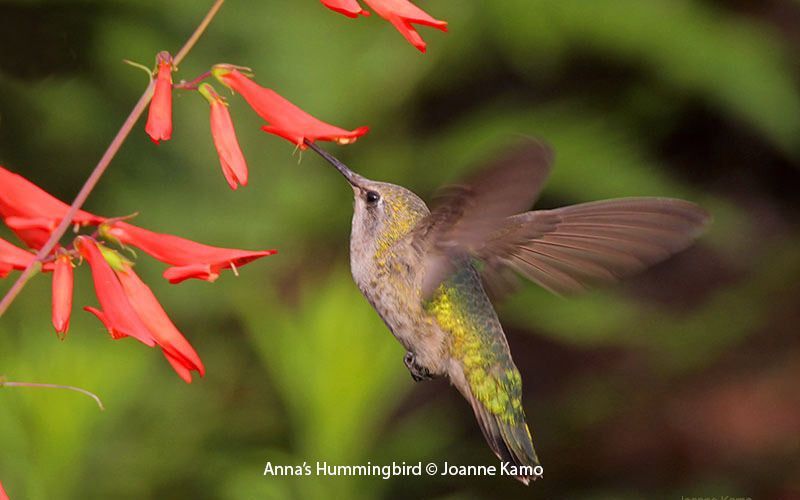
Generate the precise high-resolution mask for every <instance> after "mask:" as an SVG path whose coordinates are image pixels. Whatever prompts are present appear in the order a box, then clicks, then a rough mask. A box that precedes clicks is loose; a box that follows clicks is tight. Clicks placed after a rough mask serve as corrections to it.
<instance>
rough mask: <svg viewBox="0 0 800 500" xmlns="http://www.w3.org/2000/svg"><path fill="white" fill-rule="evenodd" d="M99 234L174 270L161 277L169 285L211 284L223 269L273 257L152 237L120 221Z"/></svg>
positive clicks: (165, 236) (269, 252)
mask: <svg viewBox="0 0 800 500" xmlns="http://www.w3.org/2000/svg"><path fill="white" fill-rule="evenodd" d="M102 231H103V233H104V234H107V235H108V236H109V237H111V238H115V239H117V240H119V242H120V243H122V244H124V245H131V246H134V247H137V248H140V249H142V250H143V251H145V252H147V253H148V254H150V255H152V256H153V257H155V258H156V259H158V260H160V261H161V262H164V263H167V264H170V265H172V266H175V267H170V268H169V269H167V270H166V271H164V277H165V278H166V279H168V280H169V282H170V283H180V282H181V281H184V280H187V279H189V278H196V279H201V280H205V281H215V280H216V279H217V278H219V273H220V271H222V270H223V269H232V270H234V271H235V270H236V268H237V267H240V266H243V265H245V264H247V263H249V262H252V261H254V260H256V259H260V258H261V257H266V256H267V255H273V254H275V253H276V252H275V250H263V251H248V250H236V249H232V248H219V247H212V246H208V245H203V244H202V243H197V242H195V241H191V240H187V239H184V238H180V237H178V236H173V235H171V234H160V233H154V232H153V231H148V230H146V229H142V228H140V227H136V226H134V225H131V224H128V223H126V222H121V221H118V222H114V223H112V224H110V225H109V226H108V227H104V228H103V230H102Z"/></svg>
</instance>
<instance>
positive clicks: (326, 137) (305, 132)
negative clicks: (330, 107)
mask: <svg viewBox="0 0 800 500" xmlns="http://www.w3.org/2000/svg"><path fill="white" fill-rule="evenodd" d="M213 73H214V76H215V77H216V78H217V79H218V80H219V81H220V82H222V83H223V84H225V85H227V86H228V87H230V88H231V89H233V90H234V91H236V92H238V93H239V94H241V95H242V97H244V99H245V100H246V101H247V103H248V104H249V105H250V107H252V108H253V110H254V111H255V112H256V113H258V115H259V116H260V117H261V118H263V119H264V120H266V121H267V122H269V123H270V125H265V126H263V127H261V129H262V130H263V131H264V132H268V133H270V134H275V135H277V136H280V137H283V138H284V139H286V140H288V141H290V142H292V143H294V144H295V145H297V146H298V147H299V148H300V149H306V145H305V144H304V142H303V141H304V140H305V139H308V140H309V141H317V140H320V141H335V142H338V143H339V144H350V143H352V142H355V141H356V139H358V138H359V137H361V136H362V135H364V134H366V133H367V132H368V131H369V128H368V127H359V128H357V129H355V130H345V129H342V128H339V127H335V126H333V125H330V124H328V123H325V122H323V121H320V120H318V119H316V118H314V117H313V116H311V115H309V114H308V113H306V112H305V111H303V110H302V109H300V108H298V107H297V106H295V105H294V104H292V103H291V102H289V101H287V100H286V99H284V98H283V97H281V96H280V95H278V94H277V93H276V92H275V91H274V90H272V89H268V88H264V87H261V86H260V85H258V84H257V83H255V82H254V81H252V80H251V79H249V78H247V77H246V76H245V75H243V74H242V73H241V72H239V71H238V70H237V69H236V68H234V67H232V66H229V65H224V64H221V65H217V66H214V69H213Z"/></svg>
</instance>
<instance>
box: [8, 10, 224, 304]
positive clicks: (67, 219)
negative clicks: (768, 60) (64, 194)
mask: <svg viewBox="0 0 800 500" xmlns="http://www.w3.org/2000/svg"><path fill="white" fill-rule="evenodd" d="M223 3H225V0H216V1H215V2H214V5H212V6H211V9H210V10H209V11H208V13H207V14H206V16H205V17H204V18H203V20H202V21H200V24H199V25H198V26H197V28H196V29H195V30H194V33H192V36H190V37H189V39H188V40H187V41H186V43H185V44H183V47H181V49H180V50H179V51H178V54H177V55H176V56H175V58H174V59H173V64H175V66H177V65H178V64H179V63H180V62H181V61H182V60H183V59H184V58H186V56H187V54H189V51H190V50H192V48H193V47H194V46H195V44H196V43H197V41H198V40H199V39H200V36H201V35H202V34H203V32H204V31H205V30H206V28H207V27H208V25H209V24H210V23H211V21H212V20H213V19H214V16H215V15H216V14H217V12H218V11H219V9H220V7H222V4H223ZM154 87H155V81H151V82H150V84H149V85H148V86H147V88H146V89H145V91H144V93H143V94H142V97H140V98H139V101H138V102H137V103H136V105H135V106H134V107H133V109H132V110H131V113H130V114H129V115H128V118H126V119H125V122H124V123H123V124H122V127H120V129H119V132H117V135H116V136H115V137H114V140H112V141H111V144H109V145H108V149H106V152H105V153H104V154H103V156H102V157H101V158H100V161H99V162H97V165H96V166H95V167H94V170H93V171H92V173H91V174H90V175H89V178H88V179H86V182H85V183H84V184H83V187H82V188H81V190H80V191H79V192H78V195H77V196H76V197H75V201H73V202H72V205H70V207H69V210H68V211H67V213H66V215H65V216H64V218H63V219H62V220H61V223H60V224H59V225H58V227H56V229H55V230H54V231H53V232H52V233H51V234H50V238H49V239H48V240H47V242H46V243H45V244H44V246H42V248H41V249H39V251H38V252H37V253H36V259H34V261H32V262H31V263H30V264H29V265H28V267H26V268H25V270H24V271H22V274H21V275H20V276H19V278H17V281H15V282H14V284H13V285H12V286H11V288H10V289H9V290H8V292H7V293H6V294H5V296H4V297H3V300H0V317H2V316H3V314H5V312H6V311H7V310H8V308H9V306H10V305H11V303H12V302H13V301H14V299H15V298H16V297H17V295H19V293H20V292H21V291H22V289H23V288H24V287H25V283H27V281H28V280H29V279H30V278H31V276H33V273H34V272H35V270H36V267H37V266H38V265H39V263H40V262H41V261H42V260H44V258H45V257H47V254H49V253H50V251H51V250H52V249H53V248H54V247H55V246H56V244H57V243H58V241H59V240H60V239H61V237H62V236H63V235H64V233H65V232H66V231H67V229H68V228H69V226H70V224H71V223H72V219H73V218H74V217H75V214H76V213H77V212H78V210H80V208H81V207H82V206H83V204H84V202H86V198H88V197H89V195H90V194H91V192H92V190H93V189H94V188H95V186H96V185H97V183H98V182H99V181H100V178H101V177H102V176H103V174H104V173H105V171H106V169H107V168H108V165H109V164H110V163H111V160H113V159H114V157H115V156H116V155H117V152H119V149H120V148H121V147H122V144H123V143H124V142H125V139H127V138H128V135H129V134H130V132H131V130H132V129H133V127H134V125H136V122H137V121H138V120H139V118H140V117H141V116H142V114H143V113H144V110H145V109H146V108H147V105H148V103H149V102H150V99H151V98H152V97H153V88H154Z"/></svg>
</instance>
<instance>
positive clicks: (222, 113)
mask: <svg viewBox="0 0 800 500" xmlns="http://www.w3.org/2000/svg"><path fill="white" fill-rule="evenodd" d="M198 90H199V91H200V93H201V94H203V96H204V97H205V98H206V99H207V100H208V102H209V104H210V106H211V118H210V121H211V137H212V138H213V139H214V147H215V148H216V149H217V154H218V155H219V162H220V165H221V166H222V173H223V174H224V175H225V180H227V181H228V185H229V186H230V187H231V189H234V190H235V189H236V188H238V187H239V186H240V185H242V186H246V185H247V173H248V172H247V162H246V161H245V159H244V154H242V149H241V148H240V147H239V141H238V140H237V139H236V131H235V130H234V128H233V121H232V120H231V115H230V113H229V112H228V107H227V106H226V105H225V101H224V100H223V99H222V97H220V96H219V95H218V94H217V93H216V91H215V90H214V88H213V87H212V86H211V85H209V84H207V83H203V84H202V85H200V88H199V89H198Z"/></svg>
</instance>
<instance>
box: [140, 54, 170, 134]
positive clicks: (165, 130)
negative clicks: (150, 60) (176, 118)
mask: <svg viewBox="0 0 800 500" xmlns="http://www.w3.org/2000/svg"><path fill="white" fill-rule="evenodd" d="M156 61H157V62H158V73H157V75H156V88H155V90H154V91H153V99H152V100H151V101H150V110H149V112H148V114H147V125H145V127H144V131H145V132H147V135H149V136H150V140H152V141H153V142H155V143H156V144H158V142H159V141H167V140H169V139H170V137H172V56H171V55H170V54H169V52H166V51H164V52H159V54H158V57H157V58H156Z"/></svg>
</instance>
